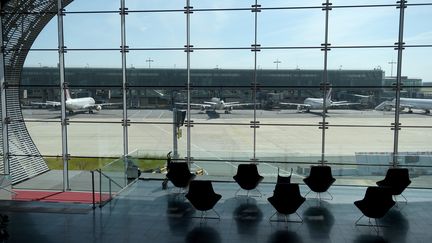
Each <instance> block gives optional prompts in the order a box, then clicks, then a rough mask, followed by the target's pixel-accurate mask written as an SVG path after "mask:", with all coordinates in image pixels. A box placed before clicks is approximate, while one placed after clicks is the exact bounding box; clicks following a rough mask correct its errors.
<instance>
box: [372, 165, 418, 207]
mask: <svg viewBox="0 0 432 243" xmlns="http://www.w3.org/2000/svg"><path fill="white" fill-rule="evenodd" d="M376 184H377V185H378V186H379V187H387V188H388V189H389V190H390V193H391V194H392V195H393V196H397V195H401V196H402V197H403V198H404V199H405V201H406V202H408V200H407V199H406V197H405V196H404V195H402V192H403V191H404V190H405V189H406V188H407V187H408V186H409V184H411V180H410V178H409V172H408V169H407V168H389V169H388V170H387V174H386V176H385V178H384V180H381V181H378V182H377V183H376Z"/></svg>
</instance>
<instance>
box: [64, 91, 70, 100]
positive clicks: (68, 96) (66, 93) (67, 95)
mask: <svg viewBox="0 0 432 243" xmlns="http://www.w3.org/2000/svg"><path fill="white" fill-rule="evenodd" d="M65 97H66V100H70V99H71V96H70V92H69V89H65Z"/></svg>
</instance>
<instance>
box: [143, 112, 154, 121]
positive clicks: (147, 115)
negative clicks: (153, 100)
mask: <svg viewBox="0 0 432 243" xmlns="http://www.w3.org/2000/svg"><path fill="white" fill-rule="evenodd" d="M151 113H153V110H150V112H149V113H147V114H146V115H145V116H144V117H143V120H144V119H146V118H147V117H149V116H150V114H151Z"/></svg>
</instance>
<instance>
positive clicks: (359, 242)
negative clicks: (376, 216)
mask: <svg viewBox="0 0 432 243" xmlns="http://www.w3.org/2000/svg"><path fill="white" fill-rule="evenodd" d="M354 243H390V241H386V240H385V239H384V238H383V237H382V236H379V235H359V236H358V237H357V238H356V239H355V240H354Z"/></svg>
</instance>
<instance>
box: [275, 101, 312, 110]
mask: <svg viewBox="0 0 432 243" xmlns="http://www.w3.org/2000/svg"><path fill="white" fill-rule="evenodd" d="M279 104H281V105H287V106H297V109H304V108H310V107H311V105H309V104H303V103H289V102H279Z"/></svg>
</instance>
